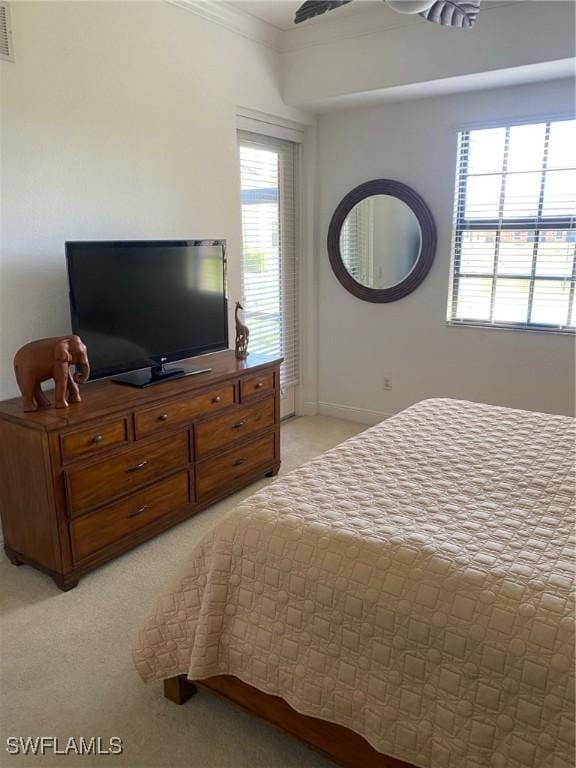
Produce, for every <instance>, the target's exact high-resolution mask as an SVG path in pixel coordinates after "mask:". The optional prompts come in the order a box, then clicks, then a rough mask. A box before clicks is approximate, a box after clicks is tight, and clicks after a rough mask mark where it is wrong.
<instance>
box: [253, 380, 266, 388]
mask: <svg viewBox="0 0 576 768" xmlns="http://www.w3.org/2000/svg"><path fill="white" fill-rule="evenodd" d="M263 386H264V382H262V381H259V382H258V384H254V389H262V387H263Z"/></svg>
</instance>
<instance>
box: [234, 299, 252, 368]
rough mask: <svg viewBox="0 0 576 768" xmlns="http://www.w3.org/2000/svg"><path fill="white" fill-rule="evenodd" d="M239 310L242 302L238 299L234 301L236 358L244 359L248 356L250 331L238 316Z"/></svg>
mask: <svg viewBox="0 0 576 768" xmlns="http://www.w3.org/2000/svg"><path fill="white" fill-rule="evenodd" d="M239 310H244V307H243V306H242V304H240V302H239V301H237V302H236V311H235V315H234V317H235V320H236V358H237V359H238V360H246V358H247V357H248V340H249V338H250V331H249V330H248V326H247V325H244V323H243V322H242V321H241V320H240V318H239V317H238V312H239Z"/></svg>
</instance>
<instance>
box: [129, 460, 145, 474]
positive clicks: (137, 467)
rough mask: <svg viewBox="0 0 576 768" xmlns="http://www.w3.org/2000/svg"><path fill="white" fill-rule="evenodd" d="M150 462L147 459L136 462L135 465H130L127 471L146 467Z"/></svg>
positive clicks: (135, 470) (136, 470)
mask: <svg viewBox="0 0 576 768" xmlns="http://www.w3.org/2000/svg"><path fill="white" fill-rule="evenodd" d="M146 464H148V462H147V461H141V462H139V463H138V464H134V466H133V467H128V469H127V470H126V472H138V470H139V469H144V467H145V466H146Z"/></svg>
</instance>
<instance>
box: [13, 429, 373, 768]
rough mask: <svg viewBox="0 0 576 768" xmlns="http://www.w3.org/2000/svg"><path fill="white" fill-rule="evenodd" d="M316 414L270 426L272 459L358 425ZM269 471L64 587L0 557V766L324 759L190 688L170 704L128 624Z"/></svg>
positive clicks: (286, 464) (288, 464)
mask: <svg viewBox="0 0 576 768" xmlns="http://www.w3.org/2000/svg"><path fill="white" fill-rule="evenodd" d="M362 429H363V427H362V426H361V425H357V424H353V423H350V422H345V421H340V420H338V419H332V418H326V417H320V416H317V417H305V418H297V419H290V420H289V421H286V422H284V424H283V426H282V458H283V464H282V470H281V474H286V473H287V472H289V471H290V470H292V469H294V468H296V467H297V466H299V465H300V464H302V463H304V462H305V461H308V460H309V459H311V458H313V457H314V456H316V455H318V454H320V453H322V452H324V451H325V450H327V449H328V448H331V447H333V446H335V445H337V444H338V443H340V442H342V441H343V440H345V439H346V438H348V437H350V436H351V435H353V434H356V433H357V432H359V431H361V430H362ZM268 482H271V481H270V480H263V481H261V482H259V483H256V484H255V485H252V486H251V487H250V488H249V489H246V490H244V491H242V492H241V493H238V494H236V495H235V496H233V497H231V498H230V499H228V500H227V501H225V502H222V503H220V504H217V505H215V506H213V507H211V508H209V509H207V510H205V511H204V512H202V513H200V514H198V515H197V516H196V517H194V518H192V519H190V520H188V521H186V522H184V523H182V524H181V525H179V526H177V527H176V528H174V529H172V530H171V531H167V532H166V533H164V534H162V535H160V536H158V537H157V538H155V539H153V540H152V541H150V542H148V543H146V544H144V545H142V546H140V547H138V548H137V549H135V550H133V551H132V552H130V553H128V554H126V555H123V556H122V557H120V558H118V559H117V560H115V561H113V562H111V563H109V564H108V565H106V566H104V567H102V568H100V569H99V570H97V571H95V572H94V573H93V574H90V575H88V576H86V577H85V578H84V579H83V580H82V581H81V582H80V585H79V586H78V587H77V588H76V589H74V590H72V591H70V592H67V593H62V592H59V591H58V590H57V589H56V587H55V586H54V584H53V582H52V581H51V580H50V579H49V578H48V577H47V576H45V575H43V574H41V573H38V572H37V571H34V570H33V569H32V568H28V567H27V566H23V567H20V568H16V567H14V566H12V565H11V564H10V563H9V562H8V561H7V560H5V559H2V560H1V561H0V585H1V587H0V595H1V603H0V654H1V677H0V715H1V735H0V766H2V767H4V766H30V767H31V768H33V767H35V766H38V767H40V766H63V768H76V766H86V765H94V764H95V763H96V764H98V765H106V766H110V767H111V768H115V766H118V768H168V767H170V768H302V767H303V766H305V767H306V768H308V767H309V768H330V767H331V766H332V765H333V764H332V763H331V762H330V761H329V760H326V759H324V758H323V757H321V756H319V755H317V754H316V753H314V752H312V751H311V750H309V749H307V748H306V747H304V746H302V745H301V744H298V743H297V742H296V741H294V740H292V739H290V738H288V737H287V736H284V735H282V734H280V733H277V732H276V731H275V730H273V729H272V728H271V727H269V726H266V725H264V724H262V723H260V722H258V721H257V720H256V719H255V718H252V717H251V716H249V715H246V714H244V713H242V712H239V711H237V710H235V709H233V708H232V707H229V706H227V705H226V704H224V703H223V702H221V701H218V700H217V699H216V698H214V697H213V696H211V695H209V694H206V693H201V694H199V695H197V696H195V697H193V698H192V699H191V700H190V701H189V702H187V704H185V705H184V706H181V707H178V706H176V705H175V704H172V703H170V702H168V701H167V700H166V699H164V698H163V696H162V692H161V686H160V685H159V684H149V685H145V684H144V683H142V681H141V680H140V678H139V677H138V675H137V674H136V671H135V669H134V667H133V666H132V661H131V657H130V647H131V644H132V642H133V639H134V636H135V632H136V630H137V628H138V627H139V625H140V623H141V621H142V619H143V617H144V615H145V614H146V613H147V611H148V610H149V608H150V607H151V604H152V602H153V599H154V596H155V595H156V594H158V593H159V592H161V591H162V590H163V588H164V587H165V585H166V584H167V582H168V581H169V580H170V578H171V577H172V576H173V575H174V574H175V573H176V572H177V571H178V569H179V568H180V567H182V565H183V563H184V562H185V561H186V558H187V556H188V554H189V552H190V550H191V549H192V547H193V546H194V544H195V543H196V542H197V541H199V540H200V538H201V537H202V536H203V535H204V534H205V533H206V532H207V531H208V530H209V529H210V528H211V527H212V526H214V525H215V524H216V523H217V522H218V521H219V520H221V519H222V518H223V517H224V516H225V515H226V514H227V513H228V512H229V511H230V510H231V509H233V507H234V506H235V505H236V504H237V503H238V501H240V500H241V499H243V498H245V497H246V496H248V495H250V494H251V493H253V492H254V491H255V490H257V489H258V488H260V487H262V486H264V485H266V484H267V483H268ZM9 736H55V737H58V738H59V740H60V742H61V743H65V742H66V740H67V739H68V738H69V737H70V736H74V737H76V738H77V739H79V737H81V736H83V737H85V738H90V737H92V736H96V737H97V736H101V737H103V738H104V739H105V740H108V738H109V737H111V736H118V737H120V738H121V739H122V740H123V753H122V754H121V755H118V756H100V757H86V756H84V757H78V756H74V755H67V756H54V755H48V756H45V757H41V756H26V757H25V756H21V755H20V756H11V755H8V754H7V752H6V739H7V737H9Z"/></svg>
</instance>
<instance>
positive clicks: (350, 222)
mask: <svg viewBox="0 0 576 768" xmlns="http://www.w3.org/2000/svg"><path fill="white" fill-rule="evenodd" d="M421 247H422V233H421V232H420V225H419V224H418V219H417V218H416V214H415V213H414V211H413V210H412V209H411V208H410V206H408V205H406V203H404V202H402V200H398V198H397V197H392V196H391V195H372V196H371V197H365V198H364V200H361V201H360V202H359V203H357V204H356V205H355V206H354V208H352V210H351V211H350V213H349V214H348V215H347V216H346V218H345V219H344V223H343V224H342V229H341V230H340V254H341V255H342V262H343V263H344V266H345V267H346V270H347V271H348V274H349V275H350V276H351V277H353V278H354V280H356V282H357V283H360V284H361V285H364V286H366V287H367V288H391V287H392V286H393V285H398V283H400V282H401V281H402V280H404V279H405V278H406V277H407V276H408V275H409V274H410V272H411V271H412V269H413V268H414V265H415V264H416V261H417V260H418V256H420V250H421Z"/></svg>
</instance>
